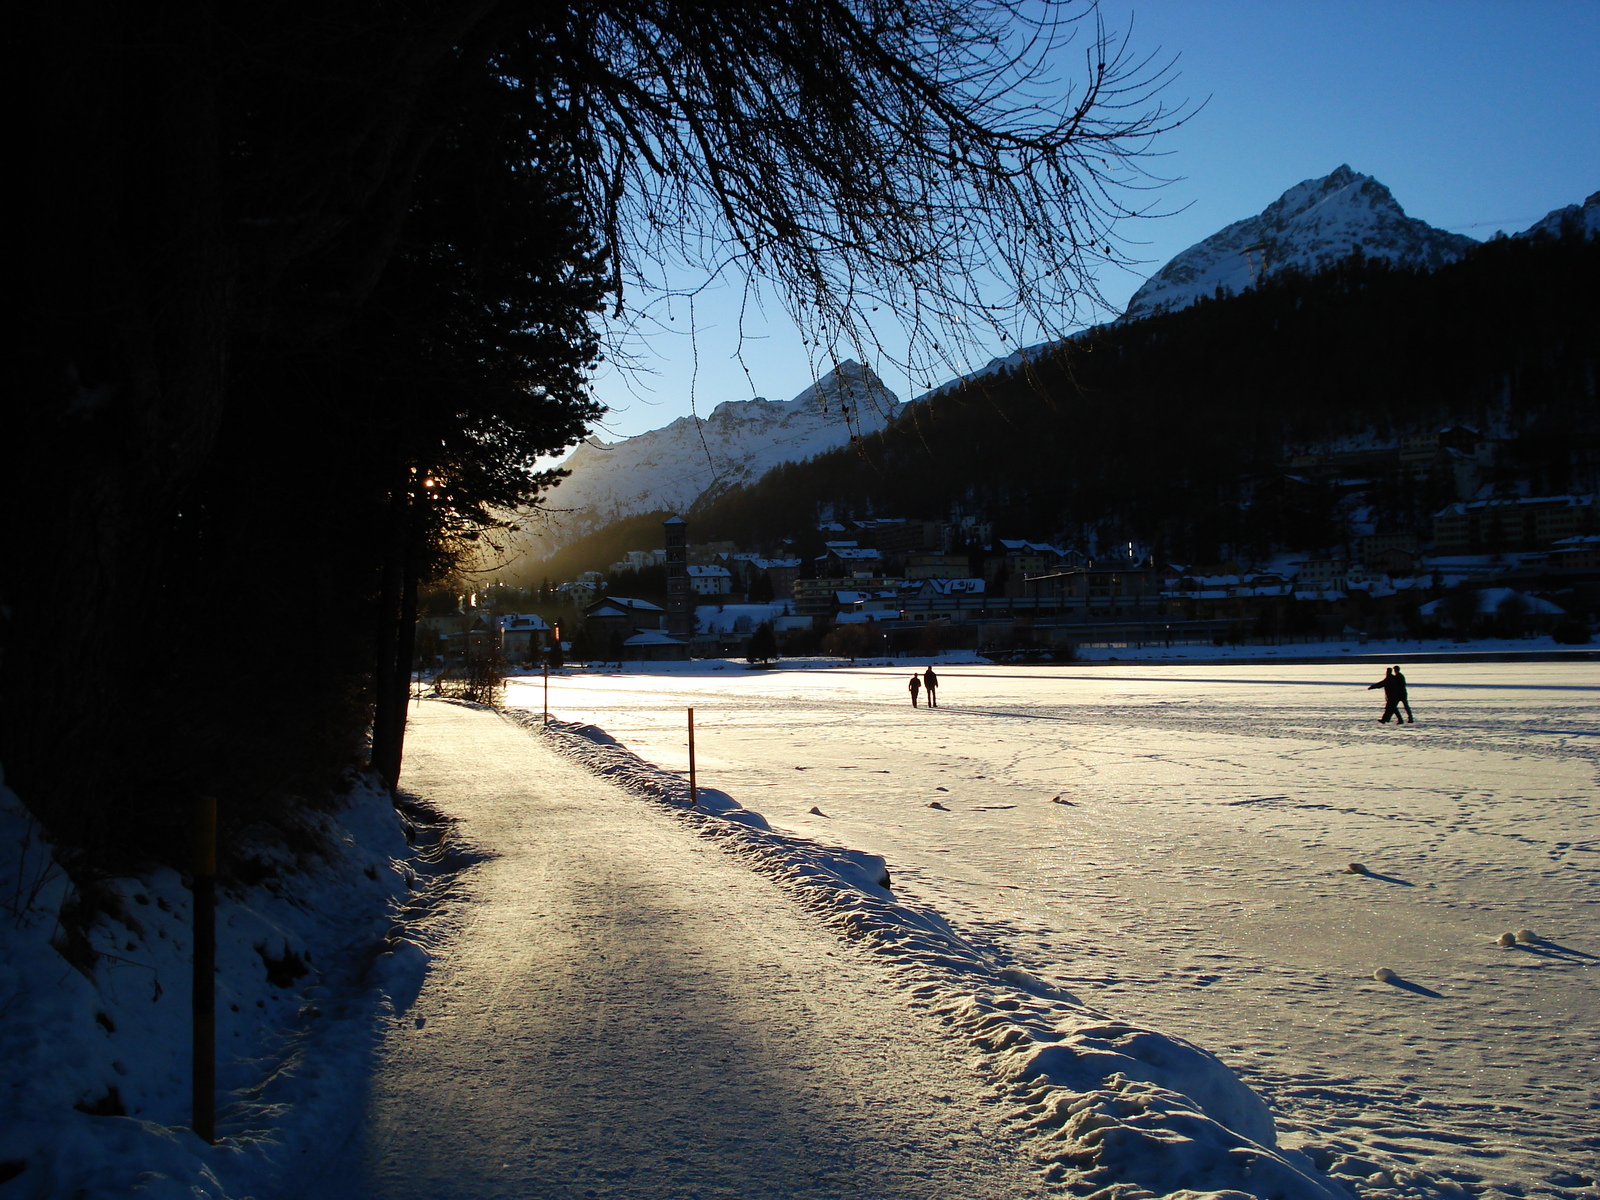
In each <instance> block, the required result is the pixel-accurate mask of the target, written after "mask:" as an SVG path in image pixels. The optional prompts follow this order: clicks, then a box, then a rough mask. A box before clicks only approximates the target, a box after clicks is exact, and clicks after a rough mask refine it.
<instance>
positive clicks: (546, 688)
mask: <svg viewBox="0 0 1600 1200" xmlns="http://www.w3.org/2000/svg"><path fill="white" fill-rule="evenodd" d="M544 723H545V724H546V725H548V724H550V652H549V651H548V650H546V651H545V654H544Z"/></svg>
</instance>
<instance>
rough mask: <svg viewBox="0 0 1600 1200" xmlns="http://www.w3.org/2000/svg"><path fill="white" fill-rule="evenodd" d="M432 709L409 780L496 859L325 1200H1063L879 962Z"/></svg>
mask: <svg viewBox="0 0 1600 1200" xmlns="http://www.w3.org/2000/svg"><path fill="white" fill-rule="evenodd" d="M416 714H417V715H416V716H415V718H414V719H413V723H412V725H411V731H410V733H409V735H408V741H407V747H406V774H405V778H404V779H403V781H402V786H403V788H404V790H405V791H407V792H408V793H410V794H412V795H414V796H416V797H418V798H420V799H422V800H424V801H425V802H427V803H429V804H431V805H433V806H435V807H437V808H438V809H440V810H441V811H443V812H445V813H447V814H450V815H451V816H453V817H456V818H458V819H459V821H460V823H461V824H460V827H459V830H458V834H459V836H460V837H461V838H462V839H463V840H464V841H465V842H466V843H467V844H468V846H469V847H470V848H471V849H472V850H473V851H475V852H476V853H477V854H479V855H482V856H483V861H481V862H480V863H479V864H478V865H476V866H474V867H472V868H470V869H468V870H467V871H466V872H465V873H464V874H463V876H462V877H461V879H460V880H459V882H458V885H457V889H456V891H455V893H454V894H453V895H452V896H450V897H447V898H446V899H445V900H444V901H443V902H442V903H441V905H440V906H439V907H438V908H437V909H436V915H435V916H434V917H433V918H432V920H431V924H432V929H431V930H430V931H428V936H427V940H428V941H429V943H430V951H431V953H432V955H433V956H434V963H433V966H432V969H431V971H430V973H429V975H428V978H427V981H426V983H425V985H424V987H423V989H422V992H421V994H420V995H419V997H418V998H417V1000H416V1002H415V1004H414V1005H413V1006H412V1007H411V1008H410V1009H409V1010H408V1011H407V1012H406V1013H405V1014H404V1016H403V1017H402V1018H400V1019H398V1020H396V1021H395V1022H394V1024H393V1026H392V1027H391V1029H390V1030H389V1032H388V1034H387V1036H386V1037H385V1039H384V1043H383V1045H382V1047H381V1048H380V1051H379V1054H378V1061H377V1063H376V1066H375V1070H374V1073H373V1076H372V1080H371V1085H370V1092H369V1096H368V1099H367V1103H366V1114H365V1119H364V1121H363V1122H362V1125H361V1128H360V1131H359V1132H358V1134H357V1136H356V1138H355V1139H354V1144H352V1145H351V1146H350V1147H349V1148H348V1149H347V1150H346V1152H345V1153H344V1154H343V1155H341V1156H339V1158H340V1162H339V1163H338V1164H337V1165H336V1168H335V1169H333V1170H331V1171H329V1172H327V1173H325V1174H324V1176H323V1177H322V1179H320V1180H319V1181H318V1187H319V1190H320V1194H321V1195H322V1196H325V1197H327V1198H328V1200H333V1198H334V1197H339V1198H341V1200H355V1198H361V1197H370V1198H372V1200H380V1198H381V1200H409V1198H413V1197H415V1198H417V1200H422V1198H426V1200H448V1198H450V1197H472V1198H473V1200H490V1198H493V1197H505V1198H507V1200H511V1198H516V1200H530V1198H532V1197H539V1198H544V1197H552V1198H554V1197H569V1196H570V1197H585V1198H587V1197H651V1198H656V1197H662V1198H666V1197H677V1196H682V1197H713V1196H739V1197H741V1198H747V1200H748V1198H759V1197H837V1196H841V1195H860V1196H871V1197H875V1198H882V1200H888V1198H892V1197H919V1198H920V1197H928V1198H930V1200H932V1198H935V1197H949V1198H951V1200H957V1198H960V1200H981V1198H983V1197H997V1198H998V1197H1006V1198H1007V1200H1016V1198H1017V1197H1023V1196H1030V1195H1043V1194H1045V1186H1044V1184H1043V1183H1042V1181H1041V1179H1040V1177H1039V1176H1038V1175H1037V1174H1036V1172H1035V1169H1033V1168H1031V1167H1030V1165H1029V1163H1028V1160H1027V1158H1026V1156H1025V1155H1024V1154H1023V1153H1021V1152H1020V1151H1019V1150H1018V1148H1017V1146H1016V1144H1015V1142H1014V1141H1013V1140H1012V1139H1011V1138H1010V1137H1009V1136H1008V1135H1007V1134H1006V1133H1004V1132H1003V1131H1001V1130H1000V1129H999V1128H998V1113H997V1112H996V1111H995V1109H994V1107H993V1105H992V1104H990V1103H989V1101H990V1100H991V1098H992V1096H991V1093H990V1092H989V1091H988V1090H987V1088H986V1087H985V1085H984V1084H983V1083H982V1081H981V1080H980V1079H979V1078H978V1077H977V1076H976V1075H975V1074H974V1073H973V1072H972V1071H971V1070H969V1069H968V1068H967V1067H966V1066H965V1065H963V1063H962V1062H961V1061H959V1060H958V1058H957V1056H956V1050H955V1048H954V1047H953V1046H952V1045H950V1044H949V1043H947V1042H942V1041H941V1040H940V1039H939V1038H938V1037H937V1035H936V1034H935V1033H934V1032H933V1031H932V1029H931V1027H928V1028H923V1027H919V1025H918V1022H919V1021H920V1020H921V1019H922V1018H919V1017H918V1016H916V1015H915V1014H914V1013H912V1012H911V1011H910V1010H909V1009H908V1008H907V1007H906V1006H905V1005H904V1003H903V1000H902V999H901V998H900V997H899V996H897V994H896V993H895V991H894V988H893V986H892V983H891V982H890V979H889V976H888V971H887V969H886V968H885V967H883V966H882V965H881V964H878V963H875V962H874V961H872V960H871V959H870V958H868V957H866V956H863V955H858V954H855V953H853V952H852V951H851V950H850V949H849V948H848V947H846V946H845V945H843V944H842V943H841V942H840V941H839V940H838V939H837V937H836V936H835V935H834V934H833V933H832V932H831V931H829V930H828V929H827V928H826V927H825V926H823V925H822V923H821V922H820V921H818V920H817V919H816V918H815V917H814V916H812V915H809V914H807V913H805V912H804V911H803V910H802V909H800V908H799V907H797V906H796V905H795V904H794V903H793V902H792V901H791V900H790V899H789V898H788V897H786V896H785V895H784V894H783V893H782V892H781V891H780V890H779V889H778V888H777V887H776V886H774V885H773V884H772V883H771V882H770V881H769V880H767V879H765V878H763V877H761V876H760V875H757V874H755V873H752V872H751V871H749V870H748V869H746V868H745V867H743V866H741V865H739V864H738V863H737V862H735V861H733V860H730V859H729V858H728V857H727V856H726V855H724V854H723V853H722V852H721V851H719V850H718V849H717V848H716V847H715V846H714V845H709V844H706V843H705V842H702V841H701V840H699V839H697V838H695V837H693V836H691V835H690V834H688V833H687V832H686V831H685V830H684V829H683V828H682V827H681V826H679V825H677V824H675V823H674V822H673V820H672V819H671V818H670V817H669V816H668V815H666V814H664V813H662V812H660V811H658V810H655V809H653V808H652V807H651V806H649V805H648V804H645V803H642V802H641V801H640V800H639V799H638V798H637V797H635V796H631V795H629V794H627V793H625V792H623V791H621V790H620V789H618V788H616V787H615V786H613V785H612V784H610V783H608V782H606V781H604V780H600V779H597V778H595V776H594V775H592V774H590V773H589V772H587V771H584V770H582V769H581V768H579V767H576V766H574V765H572V764H570V763H568V762H567V761H565V760H563V759H562V758H561V757H560V756H558V755H556V754H554V753H552V752H551V751H550V750H548V749H547V748H545V747H544V746H541V745H540V744H539V743H538V742H537V741H536V740H535V739H533V738H531V737H529V736H528V734H527V733H525V732H523V731H522V730H520V729H518V728H516V727H514V726H513V725H511V724H509V723H507V722H505V721H503V720H502V719H501V718H500V717H498V716H496V715H494V714H492V713H488V712H483V711H476V710H472V709H468V708H464V707H459V706H455V705H447V704H425V705H422V706H421V707H420V708H419V709H417V710H416Z"/></svg>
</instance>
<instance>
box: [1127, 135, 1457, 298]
mask: <svg viewBox="0 0 1600 1200" xmlns="http://www.w3.org/2000/svg"><path fill="white" fill-rule="evenodd" d="M1476 244H1477V243H1476V242H1474V241H1473V240H1472V239H1471V238H1469V237H1463V236H1462V235H1460V234H1455V233H1447V232H1445V231H1444V230H1442V229H1435V228H1434V227H1433V226H1431V225H1429V224H1427V223H1426V222H1425V221H1418V220H1416V219H1415V218H1413V217H1408V216H1406V214H1405V210H1404V209H1402V208H1401V207H1400V205H1399V203H1398V202H1397V201H1396V200H1395V198H1394V196H1393V195H1392V194H1391V193H1390V191H1389V189H1388V188H1386V187H1385V186H1384V185H1383V184H1381V183H1379V182H1378V181H1377V180H1376V179H1374V178H1372V176H1370V175H1363V174H1361V173H1360V172H1359V171H1355V170H1353V169H1351V167H1350V166H1349V165H1348V164H1341V165H1340V166H1339V167H1337V168H1336V169H1334V170H1333V171H1331V172H1330V173H1329V174H1327V175H1324V176H1323V177H1322V178H1320V179H1307V180H1305V181H1304V182H1302V183H1298V184H1296V185H1295V186H1294V187H1292V188H1290V189H1289V190H1288V191H1286V192H1284V193H1283V195H1282V196H1280V197H1278V199H1276V200H1274V201H1273V202H1272V203H1271V204H1269V205H1267V207H1266V208H1265V209H1263V210H1262V212H1261V213H1260V215H1259V216H1254V217H1247V218H1246V219H1245V220H1243V221H1236V222H1234V223H1233V224H1232V225H1229V226H1228V227H1227V228H1226V229H1223V230H1222V231H1221V232H1220V233H1215V234H1213V235H1212V236H1211V237H1208V238H1207V239H1206V240H1205V241H1203V242H1200V243H1199V244H1198V245H1194V246H1191V247H1189V249H1187V250H1185V251H1184V252H1183V253H1182V254H1179V255H1178V256H1177V257H1175V258H1174V259H1173V260H1172V261H1171V262H1169V263H1167V265H1166V266H1164V267H1162V268H1161V270H1159V271H1158V272H1156V274H1155V275H1153V276H1151V277H1150V279H1149V281H1148V282H1146V283H1145V285H1144V286H1143V287H1142V288H1140V289H1139V290H1138V291H1137V292H1136V293H1135V294H1134V297H1133V300H1132V301H1131V302H1130V303H1129V305H1128V311H1127V312H1126V313H1125V314H1123V315H1124V318H1125V319H1129V320H1132V319H1136V318H1138V317H1147V316H1150V315H1151V314H1153V313H1156V312H1160V311H1164V310H1165V311H1170V310H1172V309H1178V308H1185V307H1187V306H1188V305H1190V304H1193V303H1194V302H1195V301H1196V300H1198V299H1200V298H1201V297H1204V296H1212V295H1215V294H1216V293H1217V290H1218V289H1219V288H1220V289H1222V291H1224V292H1241V291H1244V290H1245V289H1246V288H1249V287H1252V286H1254V285H1255V284H1256V283H1257V282H1259V281H1260V280H1262V279H1265V278H1267V277H1268V276H1270V275H1274V274H1276V273H1277V272H1279V271H1282V270H1285V269H1287V268H1291V267H1292V268H1295V269H1297V270H1300V271H1305V272H1307V273H1308V274H1309V273H1312V272H1315V271H1319V270H1322V269H1324V268H1326V267H1329V266H1332V265H1333V264H1334V263H1336V262H1338V261H1339V260H1340V259H1343V258H1346V257H1348V256H1349V255H1350V254H1351V253H1352V252H1353V251H1355V250H1357V249H1359V250H1360V251H1361V252H1362V254H1364V255H1365V256H1366V257H1368V258H1384V259H1388V260H1389V261H1391V262H1393V263H1395V264H1396V265H1402V266H1420V267H1425V268H1427V269H1429V270H1433V269H1436V268H1438V267H1441V266H1443V265H1444V264H1445V263H1447V262H1452V261H1454V260H1455V259H1457V258H1460V257H1461V255H1462V254H1464V253H1465V252H1466V251H1467V250H1468V249H1469V248H1471V247H1472V246H1474V245H1476Z"/></svg>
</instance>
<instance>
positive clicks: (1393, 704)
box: [1367, 666, 1417, 725]
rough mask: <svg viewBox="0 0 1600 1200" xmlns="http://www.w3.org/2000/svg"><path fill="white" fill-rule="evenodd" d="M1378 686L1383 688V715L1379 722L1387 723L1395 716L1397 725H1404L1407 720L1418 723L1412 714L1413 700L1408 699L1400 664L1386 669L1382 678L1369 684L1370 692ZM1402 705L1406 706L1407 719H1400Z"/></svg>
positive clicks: (1381, 723) (1368, 689)
mask: <svg viewBox="0 0 1600 1200" xmlns="http://www.w3.org/2000/svg"><path fill="white" fill-rule="evenodd" d="M1377 688H1382V689H1383V716H1381V717H1379V718H1378V724H1380V725H1387V724H1388V723H1389V718H1390V717H1393V718H1394V723H1395V724H1396V725H1403V724H1405V723H1406V722H1410V723H1411V724H1413V725H1415V724H1416V723H1417V722H1416V719H1415V718H1414V717H1412V715H1411V701H1410V700H1408V699H1406V677H1405V676H1404V675H1402V674H1401V673H1400V668H1399V667H1398V666H1394V667H1390V668H1388V669H1387V670H1386V671H1384V673H1383V678H1382V679H1380V680H1378V682H1377V683H1369V684H1368V685H1367V691H1369V692H1370V691H1373V690H1375V689H1377ZM1401 705H1404V706H1405V710H1406V719H1405V721H1401V719H1400V707H1401Z"/></svg>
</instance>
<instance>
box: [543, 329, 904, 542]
mask: <svg viewBox="0 0 1600 1200" xmlns="http://www.w3.org/2000/svg"><path fill="white" fill-rule="evenodd" d="M898 404H899V400H898V398H897V397H896V396H895V395H894V393H893V392H891V391H890V390H889V389H888V388H887V387H885V386H884V384H883V381H882V380H880V379H879V378H878V377H877V375H875V374H874V373H873V372H872V370H871V368H869V367H865V366H863V365H862V364H860V363H858V362H854V361H849V362H845V363H841V364H840V365H839V366H838V367H837V368H835V369H834V370H833V371H831V372H829V373H828V374H827V375H825V376H823V378H821V379H820V380H818V381H817V382H816V383H815V384H813V385H812V386H811V387H808V388H807V389H806V390H805V391H803V392H801V393H800V394H799V395H798V396H796V397H795V398H794V399H793V400H767V399H763V398H760V397H758V398H756V399H754V400H730V401H727V402H725V403H723V404H719V405H717V407H716V408H714V409H712V411H711V413H710V415H709V416H707V417H704V418H695V417H692V416H691V417H679V418H678V419H677V420H676V421H673V422H672V423H671V424H670V425H666V426H664V427H662V428H661V429H653V430H651V431H650V432H649V433H642V434H640V435H639V436H638V437H631V438H627V439H626V440H624V441H620V442H615V443H606V442H602V441H600V440H599V439H598V438H590V439H589V440H588V441H587V442H585V443H583V444H582V445H581V446H579V447H578V448H577V449H576V450H574V451H573V452H572V453H571V454H570V455H569V456H568V457H567V459H566V461H565V462H563V463H562V466H564V467H566V468H567V469H568V470H570V471H571V472H572V474H571V475H570V476H569V477H568V478H567V479H566V480H565V481H564V482H563V483H562V484H561V486H560V487H558V488H557V489H556V490H555V491H554V492H553V493H552V494H551V495H550V497H549V500H548V504H549V507H550V508H551V509H553V510H557V511H556V513H555V525H556V527H557V529H558V530H559V533H558V536H557V538H556V540H560V541H566V540H570V539H571V538H573V537H577V536H580V535H582V534H584V533H587V532H589V531H590V530H593V529H598V528H600V527H601V526H603V525H606V524H608V523H610V522H612V521H615V520H616V519H618V518H619V517H625V516H631V515H633V514H636V513H645V512H650V511H653V510H656V509H668V510H671V511H673V512H688V511H689V510H690V509H691V508H693V507H694V505H695V504H696V503H697V502H699V501H702V500H709V499H712V498H713V497H715V496H717V495H718V494H720V493H721V492H723V491H725V490H727V489H728V488H731V487H734V486H737V485H739V484H743V483H750V482H753V481H754V480H756V479H759V478H760V477H761V476H762V475H763V474H765V473H766V472H767V471H769V470H771V469H772V468H773V467H775V466H777V465H778V464H780V463H785V462H799V461H802V460H804V459H807V458H810V457H812V456H813V455H816V454H821V453H822V452H823V451H826V450H833V449H836V448H837V447H839V446H843V445H847V444H848V443H849V442H850V441H851V440H852V439H854V438H857V437H860V436H861V435H863V434H867V433H872V432H875V431H877V430H879V429H882V428H883V426H884V425H885V424H886V423H887V422H888V420H889V416H890V414H891V413H892V412H893V411H894V409H895V407H896V406H897V405H898Z"/></svg>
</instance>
